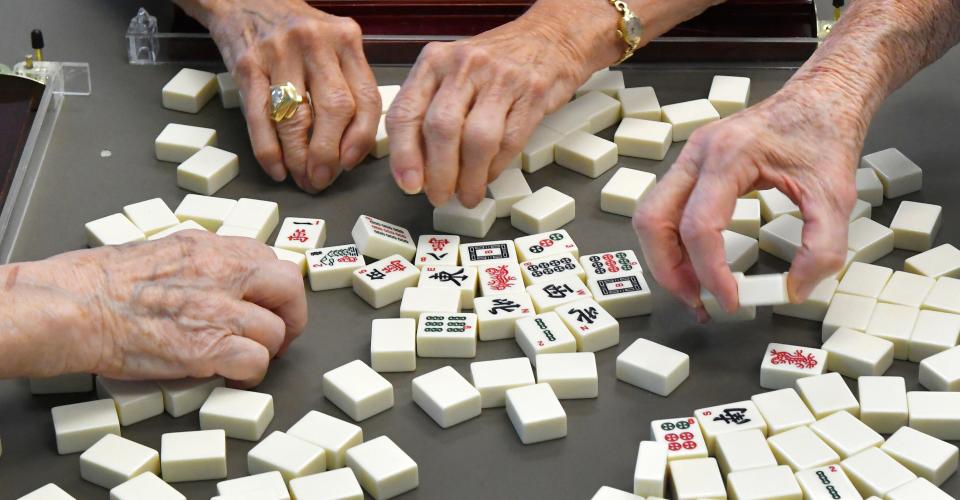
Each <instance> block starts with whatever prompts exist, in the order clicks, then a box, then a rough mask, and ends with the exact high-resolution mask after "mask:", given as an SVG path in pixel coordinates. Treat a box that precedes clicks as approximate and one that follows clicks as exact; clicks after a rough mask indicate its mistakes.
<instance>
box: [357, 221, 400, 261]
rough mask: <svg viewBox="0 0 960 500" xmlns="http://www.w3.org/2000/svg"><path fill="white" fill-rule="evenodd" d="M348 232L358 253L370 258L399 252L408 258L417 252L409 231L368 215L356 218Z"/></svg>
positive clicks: (380, 257) (379, 257)
mask: <svg viewBox="0 0 960 500" xmlns="http://www.w3.org/2000/svg"><path fill="white" fill-rule="evenodd" d="M350 234H351V236H353V242H354V243H356V244H357V248H359V249H360V253H362V254H363V255H366V256H367V257H370V258H372V259H383V258H385V257H387V256H389V255H391V254H399V255H401V256H403V258H404V259H407V260H410V259H412V258H414V255H415V254H416V253H417V245H416V244H415V243H414V241H413V237H412V236H410V231H407V230H406V229H405V228H403V227H400V226H398V225H396V224H391V223H389V222H386V221H382V220H380V219H374V218H373V217H370V216H368V215H361V216H360V217H359V218H357V222H356V224H354V226H353V230H352V231H351V233H350Z"/></svg>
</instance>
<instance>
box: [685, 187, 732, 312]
mask: <svg viewBox="0 0 960 500" xmlns="http://www.w3.org/2000/svg"><path fill="white" fill-rule="evenodd" d="M714 172H715V170H712V169H702V170H701V171H700V177H699V178H698V179H697V184H696V186H695V187H694V188H693V192H692V193H691V194H690V199H689V200H688V201H687V206H686V209H685V210H684V212H683V220H682V222H681V223H680V234H681V237H682V238H683V245H684V246H685V247H686V249H687V255H689V256H690V262H691V263H692V264H693V268H694V270H696V272H697V279H698V280H699V281H700V286H701V287H702V288H705V289H706V290H707V291H709V292H710V293H711V294H713V296H714V297H716V298H717V300H718V301H719V302H720V304H722V305H723V307H724V309H726V310H727V312H731V313H732V312H734V311H736V310H737V308H738V307H739V303H740V301H739V298H738V295H737V283H736V280H735V279H734V277H733V273H731V272H730V266H728V265H727V259H726V252H725V250H724V246H723V236H722V235H721V231H723V230H724V228H726V226H727V223H728V222H729V221H730V216H731V215H732V214H733V209H734V206H735V205H736V200H737V194H738V193H739V188H738V186H737V185H736V183H735V182H734V181H733V180H732V179H729V178H725V177H724V176H721V175H718V174H716V173H714Z"/></svg>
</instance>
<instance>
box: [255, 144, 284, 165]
mask: <svg viewBox="0 0 960 500" xmlns="http://www.w3.org/2000/svg"><path fill="white" fill-rule="evenodd" d="M253 156H254V158H256V159H257V162H259V163H260V164H261V165H270V164H273V163H277V162H279V161H280V158H281V153H280V146H279V145H270V146H260V147H258V148H256V149H254V150H253Z"/></svg>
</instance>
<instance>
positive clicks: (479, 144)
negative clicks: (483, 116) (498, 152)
mask: <svg viewBox="0 0 960 500" xmlns="http://www.w3.org/2000/svg"><path fill="white" fill-rule="evenodd" d="M463 139H464V142H468V143H470V144H473V145H474V146H475V147H476V148H477V149H479V150H482V151H490V150H494V149H496V148H497V147H498V146H499V145H500V142H501V141H500V139H501V138H500V137H497V134H496V133H495V132H494V131H492V130H491V129H490V128H489V127H486V126H482V125H481V126H473V127H470V128H469V129H467V130H465V131H464V134H463Z"/></svg>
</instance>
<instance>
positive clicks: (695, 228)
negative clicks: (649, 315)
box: [634, 81, 867, 320]
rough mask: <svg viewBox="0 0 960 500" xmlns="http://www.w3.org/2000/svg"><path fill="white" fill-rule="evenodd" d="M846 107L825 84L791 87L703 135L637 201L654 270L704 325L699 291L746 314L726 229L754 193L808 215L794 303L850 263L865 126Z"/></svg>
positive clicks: (794, 268) (792, 283)
mask: <svg viewBox="0 0 960 500" xmlns="http://www.w3.org/2000/svg"><path fill="white" fill-rule="evenodd" d="M848 101H850V102H852V101H853V99H849V97H848V95H847V93H846V92H845V91H844V89H843V88H839V87H837V86H831V85H827V84H826V82H824V81H820V82H819V83H816V84H814V83H813V82H795V83H792V84H788V86H787V87H785V88H784V89H783V90H781V91H780V92H778V93H777V94H776V95H774V96H773V97H771V98H769V99H767V100H765V101H763V102H761V103H760V104H757V105H756V106H753V107H751V108H748V109H747V110H745V111H742V112H740V113H737V114H734V115H732V116H730V117H728V118H726V119H724V120H721V121H719V122H715V123H712V124H710V125H708V126H705V127H703V128H701V129H699V130H697V131H696V132H695V133H694V134H693V136H692V137H690V140H689V141H687V144H686V146H685V147H684V149H683V151H682V152H681V153H680V156H679V157H678V158H677V161H676V163H674V164H673V166H672V167H671V168H670V170H669V171H668V172H667V174H666V175H665V176H664V177H663V179H662V180H661V182H660V183H659V184H658V185H657V186H656V189H654V190H653V192H651V193H650V195H649V196H647V197H646V198H644V200H643V201H642V202H641V203H640V204H639V206H638V207H637V211H636V214H635V215H634V226H635V228H636V230H637V234H638V235H639V237H640V243H641V247H642V249H643V254H644V257H645V258H646V261H647V264H648V265H649V267H650V271H651V272H652V274H653V276H654V278H655V279H656V280H657V281H658V282H659V283H660V284H661V285H662V286H663V287H664V288H666V289H667V290H668V291H669V292H671V293H672V294H674V295H676V296H677V297H679V298H680V299H681V300H682V301H683V302H684V303H686V304H687V305H688V306H690V307H691V308H693V309H695V310H696V311H697V313H698V317H699V318H700V319H701V320H705V319H706V317H707V315H706V312H705V311H704V309H703V307H702V304H701V302H700V288H701V287H703V288H705V289H706V290H708V291H710V292H711V293H712V294H713V295H714V296H715V297H717V299H718V300H719V302H720V304H721V305H722V306H723V307H724V308H725V309H726V310H727V311H731V312H732V311H734V310H736V309H737V307H738V304H739V301H738V298H737V284H736V281H735V280H734V278H733V275H732V274H731V272H730V269H729V267H728V266H727V265H726V261H725V257H724V247H723V239H722V237H721V235H720V232H721V231H722V230H723V229H724V228H725V227H726V225H727V223H728V222H729V220H730V217H731V215H732V214H733V209H734V205H735V203H736V199H737V197H738V196H740V195H742V194H745V193H747V192H749V191H751V190H754V189H768V188H771V187H775V188H778V189H779V190H781V191H783V192H784V193H785V194H786V195H787V196H788V197H790V199H792V200H793V201H794V203H796V204H797V205H798V206H799V207H800V210H801V212H802V213H803V219H804V226H803V246H802V248H801V249H800V250H799V252H797V255H796V257H795V259H794V260H793V263H792V265H791V267H790V273H789V279H788V289H789V292H790V297H791V300H792V301H794V302H797V301H802V300H804V299H805V298H806V296H807V295H808V294H809V293H810V291H811V290H812V289H813V287H814V286H816V284H817V283H818V282H819V281H820V280H821V279H823V278H825V277H826V276H828V275H830V274H832V273H834V272H836V271H837V270H838V269H839V268H840V267H841V266H842V264H843V262H844V260H845V258H846V250H847V227H848V217H849V214H850V211H851V209H852V207H853V203H854V201H855V200H856V186H855V182H854V171H855V168H856V165H857V161H858V157H859V153H860V150H861V148H862V145H863V137H864V134H865V132H866V121H867V119H866V118H865V117H864V112H863V110H862V108H861V109H857V106H856V105H855V104H854V105H851V104H850V103H848Z"/></svg>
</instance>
